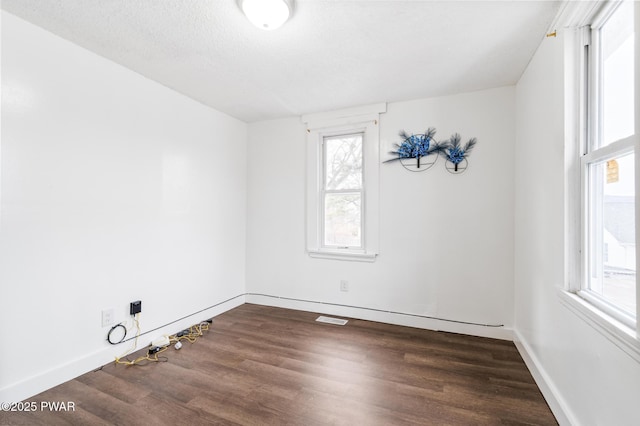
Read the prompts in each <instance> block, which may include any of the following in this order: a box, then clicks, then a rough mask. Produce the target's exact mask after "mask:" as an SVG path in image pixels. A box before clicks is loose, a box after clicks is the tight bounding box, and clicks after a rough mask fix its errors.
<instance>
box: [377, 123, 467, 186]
mask: <svg viewBox="0 0 640 426" xmlns="http://www.w3.org/2000/svg"><path fill="white" fill-rule="evenodd" d="M435 134H436V129H435V128H433V127H430V128H428V129H427V131H426V132H424V133H419V134H412V135H409V134H408V133H406V132H405V131H404V130H402V131H400V137H401V138H402V139H403V141H402V142H401V143H399V144H395V146H396V150H395V151H391V152H389V153H390V154H395V155H397V157H395V158H391V159H389V160H386V161H384V163H389V162H391V161H399V162H400V164H402V166H403V167H404V168H405V169H407V170H409V171H411V172H423V171H425V170H428V169H430V168H431V167H433V165H434V164H435V163H436V161H437V160H438V157H439V156H443V157H444V158H445V160H446V162H445V168H446V169H447V171H448V172H449V173H453V174H460V173H463V172H464V171H465V170H467V166H468V164H469V162H468V161H467V157H468V156H469V154H470V153H471V150H472V149H473V147H474V146H475V145H476V143H477V142H478V141H477V140H476V138H471V139H469V141H468V142H467V143H466V144H465V145H464V146H462V145H461V138H460V135H459V134H458V133H455V134H453V135H452V136H451V138H450V139H447V140H446V141H442V142H436V141H435V140H434V139H433V137H434V135H435Z"/></svg>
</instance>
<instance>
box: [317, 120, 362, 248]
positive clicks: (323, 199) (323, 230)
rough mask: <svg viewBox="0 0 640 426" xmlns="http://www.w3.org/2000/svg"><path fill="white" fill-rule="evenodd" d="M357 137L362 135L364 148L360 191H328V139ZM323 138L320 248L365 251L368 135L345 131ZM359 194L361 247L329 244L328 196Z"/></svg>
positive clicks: (324, 134)
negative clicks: (327, 234)
mask: <svg viewBox="0 0 640 426" xmlns="http://www.w3.org/2000/svg"><path fill="white" fill-rule="evenodd" d="M355 135H360V137H361V144H362V148H361V156H362V171H361V174H362V176H361V183H360V188H359V189H353V188H349V189H328V188H327V161H326V159H327V139H335V138H337V137H341V136H343V137H346V136H355ZM320 137H321V138H322V142H321V143H322V153H321V158H320V162H321V164H322V170H321V172H322V177H321V182H322V184H321V189H320V206H319V207H320V209H319V218H318V220H319V222H320V227H321V229H320V247H322V248H323V249H325V250H351V251H363V250H364V247H366V244H365V234H364V230H365V229H366V227H365V214H364V211H365V203H366V196H365V190H364V189H365V187H366V182H365V177H366V173H365V164H364V146H365V143H366V135H365V132H364V131H360V132H349V133H344V132H343V131H341V132H337V133H332V132H328V133H322V134H321V136H320ZM355 193H357V194H359V195H360V245H359V246H338V245H329V244H327V241H326V224H327V221H326V215H325V213H326V202H327V194H355Z"/></svg>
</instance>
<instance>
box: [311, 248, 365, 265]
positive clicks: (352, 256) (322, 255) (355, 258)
mask: <svg viewBox="0 0 640 426" xmlns="http://www.w3.org/2000/svg"><path fill="white" fill-rule="evenodd" d="M307 253H308V254H309V256H310V257H313V258H316V259H332V260H345V261H350V262H375V261H376V256H377V254H375V253H364V252H353V251H340V250H307Z"/></svg>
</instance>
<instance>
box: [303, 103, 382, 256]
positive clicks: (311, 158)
mask: <svg viewBox="0 0 640 426" xmlns="http://www.w3.org/2000/svg"><path fill="white" fill-rule="evenodd" d="M386 109H387V105H386V103H380V104H374V105H367V106H363V107H356V108H350V109H345V110H340V111H334V112H328V113H318V114H309V115H305V116H303V117H302V121H303V123H305V124H306V125H307V140H306V143H307V161H306V165H307V173H306V251H307V253H308V255H309V256H310V257H312V258H322V259H333V260H346V261H360V262H374V261H375V260H376V257H377V256H378V241H379V237H378V233H379V167H380V147H379V145H380V143H379V139H380V135H379V127H380V126H379V120H380V114H381V113H384V112H386ZM356 133H362V134H363V141H362V155H363V164H362V173H363V175H362V189H361V190H362V200H361V212H362V213H361V218H360V219H361V227H362V234H361V244H362V247H346V248H342V247H334V246H325V245H324V244H323V242H324V235H323V233H324V215H323V209H324V191H323V189H324V173H325V171H324V152H323V151H324V143H323V142H324V138H325V137H331V136H337V135H349V134H356Z"/></svg>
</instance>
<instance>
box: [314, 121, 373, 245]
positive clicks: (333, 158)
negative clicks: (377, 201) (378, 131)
mask: <svg viewBox="0 0 640 426" xmlns="http://www.w3.org/2000/svg"><path fill="white" fill-rule="evenodd" d="M363 138H364V134H363V133H356V134H352V135H335V136H325V137H324V138H323V143H322V145H323V150H322V154H323V162H322V163H323V165H324V168H323V169H324V170H323V172H324V173H323V175H324V176H323V177H324V179H323V188H322V206H323V208H322V218H321V222H322V224H323V232H322V236H323V238H322V247H330V248H338V249H362V246H363V244H362V207H363V203H362V198H363V190H362V188H363V182H362V141H363Z"/></svg>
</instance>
